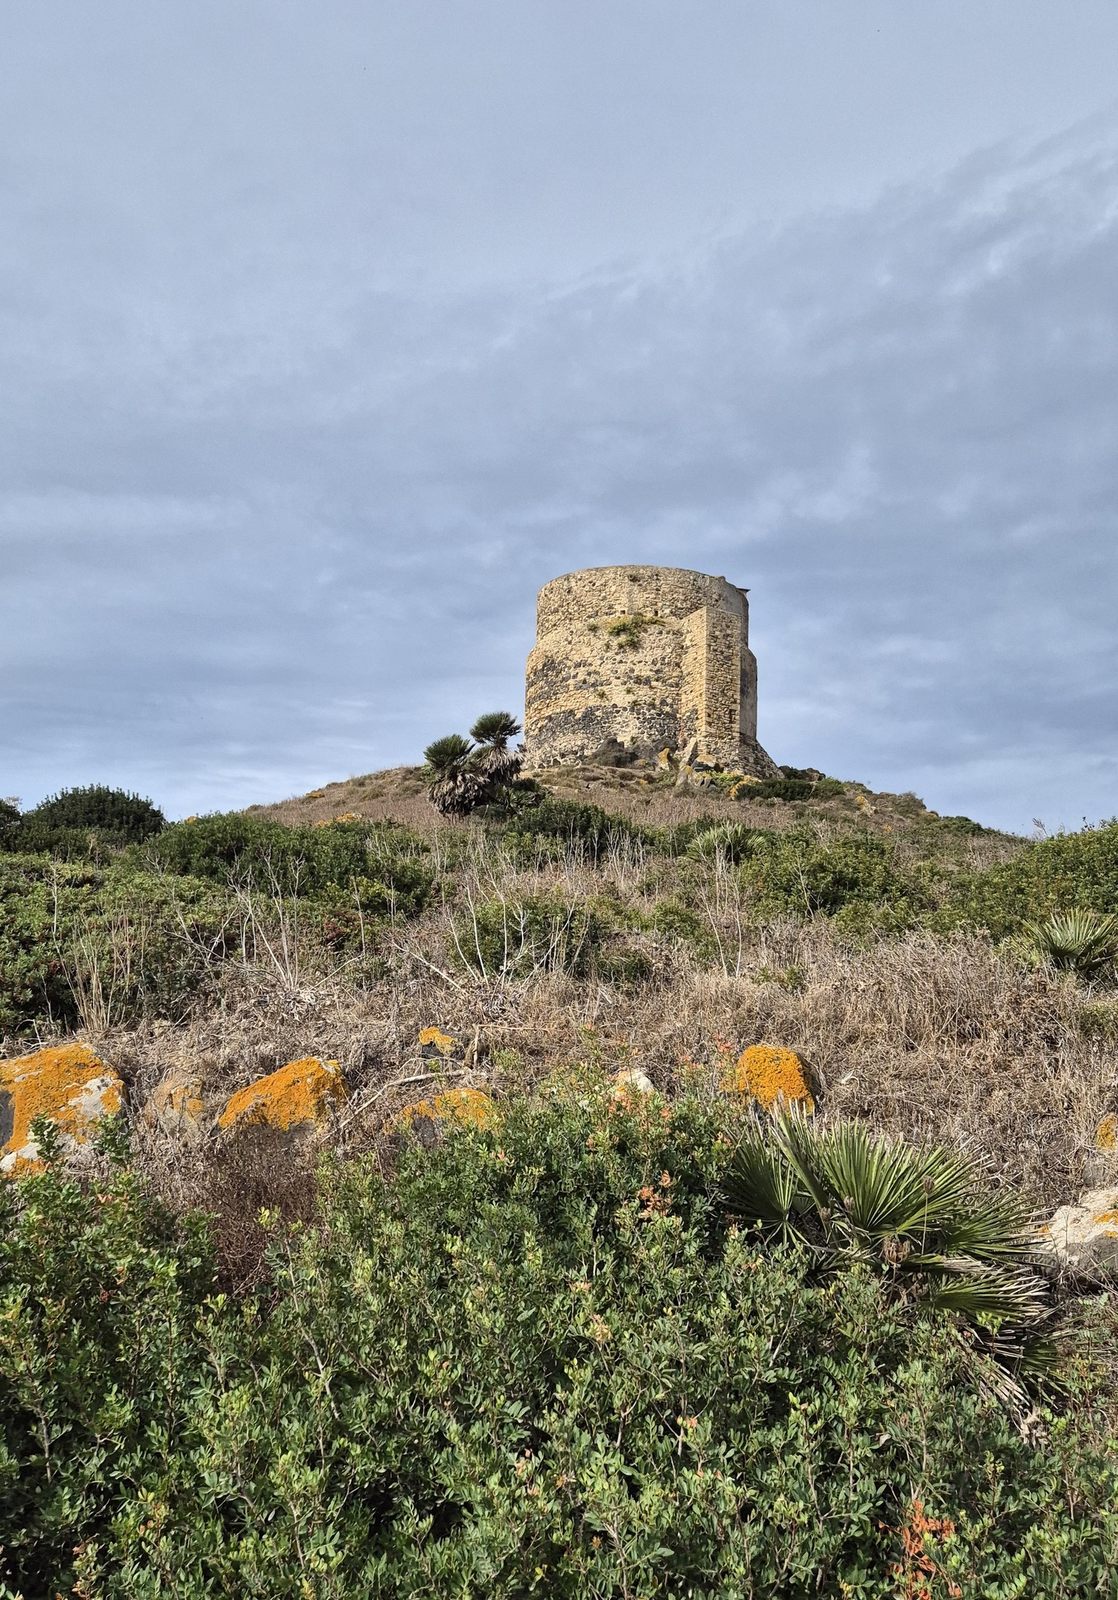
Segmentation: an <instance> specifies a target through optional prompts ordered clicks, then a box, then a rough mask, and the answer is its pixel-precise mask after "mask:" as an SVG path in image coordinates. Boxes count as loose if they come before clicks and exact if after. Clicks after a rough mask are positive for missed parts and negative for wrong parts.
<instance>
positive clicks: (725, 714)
mask: <svg viewBox="0 0 1118 1600" xmlns="http://www.w3.org/2000/svg"><path fill="white" fill-rule="evenodd" d="M524 733H525V746H526V757H527V762H528V765H529V766H532V767H547V766H555V765H559V764H562V763H565V762H578V761H587V760H591V759H593V758H594V756H595V755H597V754H599V753H600V752H601V751H602V748H603V746H607V747H610V748H616V746H617V745H623V746H625V747H626V748H627V749H628V750H629V751H631V752H633V753H634V754H635V755H641V756H654V755H656V754H658V753H659V751H661V750H663V749H665V748H668V749H671V750H673V751H677V752H680V753H682V752H684V751H687V750H688V748H689V747H690V755H691V756H692V757H693V758H696V759H699V760H704V761H708V762H710V763H711V764H712V765H716V766H721V767H730V768H734V769H738V770H741V771H743V772H748V773H752V774H755V775H756V776H757V777H771V776H773V775H774V774H776V772H777V768H776V766H775V765H774V763H773V762H772V760H771V759H770V757H769V756H767V755H766V754H765V752H764V750H762V749H761V747H760V745H759V744H758V743H757V662H756V660H755V658H754V655H753V652H752V651H751V650H750V648H749V602H748V600H747V599H746V591H745V590H744V589H739V588H737V587H735V585H734V584H732V583H730V582H728V581H727V579H725V578H713V577H709V576H708V575H707V574H706V573H704V572H689V571H688V570H687V569H686V568H684V567H587V568H585V569H584V570H583V571H581V572H570V573H567V575H566V576H565V577H562V578H554V579H552V581H551V582H550V583H547V584H545V585H544V587H543V588H542V589H541V590H540V593H539V599H538V601H537V604H536V643H535V648H534V649H533V650H532V653H531V655H530V656H529V657H528V685H527V695H526V710H525V717H524Z"/></svg>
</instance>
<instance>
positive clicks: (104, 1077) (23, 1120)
mask: <svg viewBox="0 0 1118 1600" xmlns="http://www.w3.org/2000/svg"><path fill="white" fill-rule="evenodd" d="M123 1104H124V1084H123V1082H122V1081H121V1079H120V1077H119V1076H118V1075H117V1074H116V1073H115V1072H114V1071H113V1069H112V1067H109V1066H106V1064H105V1063H104V1062H103V1061H102V1060H101V1059H100V1058H99V1057H98V1056H96V1055H95V1054H94V1053H93V1051H92V1050H91V1049H90V1048H89V1046H88V1045H84V1044H62V1045H54V1046H52V1047H50V1048H49V1049H46V1050H36V1051H34V1052H33V1053H32V1054H31V1055H27V1056H16V1057H15V1058H14V1059H12V1060H9V1061H0V1173H5V1174H9V1173H18V1172H19V1171H21V1170H22V1169H25V1168H34V1166H35V1165H36V1164H37V1162H38V1158H39V1146H38V1143H37V1141H36V1140H35V1139H34V1138H33V1137H32V1134H31V1124H32V1123H33V1122H34V1121H36V1120H37V1119H38V1118H39V1117H43V1118H46V1119H48V1120H49V1121H50V1122H53V1123H54V1125H55V1127H56V1128H57V1129H58V1131H59V1133H60V1134H61V1135H62V1137H63V1141H64V1145H65V1146H66V1147H68V1148H69V1149H71V1150H77V1149H80V1148H81V1147H82V1146H83V1145H87V1144H88V1143H89V1141H90V1139H91V1137H92V1136H93V1133H94V1131H95V1129H96V1127H97V1124H98V1123H99V1122H101V1121H103V1120H104V1118H105V1117H112V1116H116V1114H117V1112H119V1111H120V1109H121V1107H122V1106H123Z"/></svg>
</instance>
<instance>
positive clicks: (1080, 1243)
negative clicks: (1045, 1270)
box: [1041, 1187, 1118, 1278]
mask: <svg viewBox="0 0 1118 1600" xmlns="http://www.w3.org/2000/svg"><path fill="white" fill-rule="evenodd" d="M1041 1238H1042V1241H1043V1243H1044V1245H1045V1247H1046V1248H1047V1249H1048V1250H1049V1251H1050V1252H1051V1253H1052V1254H1053V1255H1054V1256H1055V1257H1056V1260H1057V1261H1058V1263H1059V1264H1060V1266H1062V1267H1063V1268H1065V1269H1066V1270H1067V1271H1069V1272H1071V1273H1074V1274H1075V1275H1076V1276H1077V1277H1088V1278H1102V1277H1114V1276H1115V1275H1118V1187H1114V1188H1108V1189H1088V1190H1087V1191H1086V1192H1085V1193H1084V1194H1082V1195H1080V1197H1079V1199H1078V1201H1077V1202H1076V1204H1075V1205H1070V1206H1061V1207H1060V1209H1059V1210H1058V1211H1057V1212H1056V1213H1055V1215H1054V1216H1053V1217H1052V1220H1051V1221H1050V1222H1049V1223H1048V1225H1047V1226H1046V1227H1045V1228H1043V1229H1042V1230H1041Z"/></svg>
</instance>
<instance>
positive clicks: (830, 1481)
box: [0, 1076, 1118, 1600]
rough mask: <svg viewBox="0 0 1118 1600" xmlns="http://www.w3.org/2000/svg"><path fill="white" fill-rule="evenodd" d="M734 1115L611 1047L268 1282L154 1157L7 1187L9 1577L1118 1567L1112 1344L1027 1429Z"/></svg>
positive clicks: (899, 1586) (969, 1576)
mask: <svg viewBox="0 0 1118 1600" xmlns="http://www.w3.org/2000/svg"><path fill="white" fill-rule="evenodd" d="M735 1118H739V1119H740V1113H733V1112H732V1111H728V1110H727V1108H726V1106H725V1103H724V1102H717V1101H713V1100H711V1099H710V1098H708V1097H706V1096H703V1095H701V1094H700V1095H694V1094H692V1095H686V1094H685V1095H684V1096H683V1097H682V1098H680V1099H679V1100H677V1101H676V1103H675V1104H674V1106H673V1107H672V1108H671V1109H670V1110H669V1108H668V1107H667V1106H666V1105H665V1104H664V1102H662V1101H659V1100H652V1101H644V1100H642V1101H640V1102H639V1103H638V1104H636V1105H633V1104H629V1105H626V1104H624V1103H618V1102H617V1101H616V1100H613V1099H611V1098H610V1097H609V1095H608V1093H606V1092H604V1090H603V1089H602V1088H601V1087H598V1086H596V1084H595V1082H594V1081H593V1079H592V1078H587V1077H585V1076H584V1077H581V1078H579V1079H577V1080H575V1081H569V1082H563V1083H555V1084H553V1085H552V1087H551V1089H550V1092H549V1093H547V1094H546V1095H545V1096H544V1098H543V1099H542V1100H541V1099H538V1098H537V1099H535V1100H525V1099H523V1098H517V1097H513V1098H511V1099H510V1100H508V1101H507V1102H506V1103H505V1105H504V1107H503V1115H502V1118H501V1121H500V1123H499V1124H498V1125H497V1126H496V1127H493V1128H490V1129H489V1130H469V1129H459V1130H457V1131H456V1132H452V1133H450V1134H448V1135H447V1136H446V1137H445V1138H444V1139H442V1140H441V1141H439V1142H438V1143H436V1144H435V1145H434V1146H433V1147H423V1146H420V1145H419V1144H418V1143H417V1142H415V1141H414V1140H412V1139H410V1138H408V1137H406V1136H404V1137H402V1138H398V1139H397V1148H396V1149H395V1152H394V1155H393V1158H392V1161H391V1164H390V1166H385V1165H384V1160H383V1158H382V1161H381V1163H380V1164H379V1165H378V1163H377V1162H374V1161H373V1160H371V1159H370V1158H368V1157H366V1158H365V1159H362V1160H358V1161H350V1162H348V1163H345V1164H338V1163H336V1162H335V1163H334V1164H332V1165H330V1166H328V1167H327V1169H326V1170H325V1171H324V1172H323V1174H322V1180H321V1182H320V1185H319V1191H318V1192H319V1202H318V1210H317V1214H316V1215H315V1216H314V1217H313V1218H311V1219H309V1220H308V1223H307V1225H305V1226H303V1227H302V1228H296V1229H295V1230H294V1231H292V1230H290V1229H285V1228H283V1227H281V1226H280V1225H279V1224H278V1223H277V1222H276V1221H275V1220H274V1219H273V1221H272V1223H271V1225H270V1226H271V1243H270V1245H269V1246H268V1251H267V1255H266V1260H265V1275H264V1277H263V1278H262V1279H260V1280H258V1281H257V1284H256V1286H255V1288H252V1289H249V1290H248V1291H246V1292H243V1293H241V1294H239V1295H238V1294H230V1293H229V1292H227V1291H226V1290H225V1289H224V1288H223V1286H222V1284H221V1282H220V1279H219V1278H218V1276H217V1271H216V1266H215V1261H214V1258H213V1254H212V1250H211V1246H210V1244H209V1240H208V1235H207V1229H206V1226H205V1223H204V1221H203V1220H202V1219H200V1218H196V1217H192V1216H190V1215H186V1216H182V1215H174V1214H172V1213H171V1212H170V1211H168V1210H167V1209H166V1207H164V1206H162V1205H161V1204H160V1203H158V1202H157V1201H156V1200H154V1199H153V1198H152V1197H151V1196H150V1195H149V1194H148V1193H147V1192H146V1190H145V1188H144V1186H143V1185H142V1184H141V1183H140V1182H139V1181H138V1180H137V1178H136V1177H135V1176H133V1175H131V1174H130V1173H129V1172H128V1170H127V1169H126V1168H124V1167H121V1166H119V1165H118V1166H116V1167H115V1168H112V1169H110V1170H108V1171H107V1172H104V1173H102V1174H101V1175H100V1176H99V1177H98V1178H97V1179H96V1181H94V1182H93V1183H91V1184H90V1185H88V1186H83V1185H81V1184H80V1183H78V1182H77V1181H76V1180H75V1179H73V1178H70V1177H67V1176H66V1175H65V1173H64V1172H63V1171H62V1170H60V1169H58V1168H52V1169H48V1170H47V1171H46V1172H45V1173H44V1174H43V1175H42V1176H38V1177H32V1178H30V1179H27V1180H25V1181H24V1182H23V1184H22V1185H21V1186H20V1192H19V1196H18V1199H17V1198H16V1196H15V1195H14V1194H13V1193H12V1192H11V1191H10V1190H9V1191H7V1192H6V1191H4V1190H2V1189H0V1206H2V1207H3V1209H4V1215H3V1217H2V1218H0V1223H2V1225H0V1550H2V1554H0V1581H2V1582H4V1583H5V1584H6V1588H5V1591H4V1592H5V1593H8V1594H14V1595H25V1596H32V1595H40V1594H45V1593H48V1592H49V1593H55V1592H73V1593H80V1594H84V1595H87V1596H90V1597H104V1600H109V1597H118V1596H119V1597H122V1600H123V1597H127V1600H143V1597H145V1596H150V1597H155V1596H170V1595H177V1596H182V1597H183V1600H185V1597H187V1596H189V1597H191V1600H194V1597H204V1596H207V1595H215V1596H216V1595H228V1594H238V1595H259V1596H262V1597H263V1596H266V1597H268V1600H283V1597H285V1596H291V1597H292V1600H302V1597H304V1596H307V1595H314V1596H317V1597H320V1600H329V1597H337V1600H343V1597H346V1600H348V1597H350V1596H353V1595H358V1594H370V1595H372V1594H376V1595H384V1596H399V1597H401V1600H403V1597H409V1600H410V1597H411V1596H414V1595H417V1594H424V1593H426V1594H440V1595H444V1594H456V1595H463V1596H478V1597H481V1596H483V1595H484V1596H486V1597H487V1600H501V1597H507V1600H513V1597H520V1596H524V1595H528V1594H537V1593H538V1594H547V1595H564V1596H568V1597H570V1600H582V1597H586V1600H590V1597H591V1596H604V1595H623V1594H629V1595H634V1596H635V1595H654V1594H671V1595H681V1596H687V1595H691V1596H695V1597H698V1596H707V1595H713V1594H717V1595H727V1596H730V1595H738V1596H742V1597H748V1596H755V1597H758V1600H760V1597H762V1596H763V1597H765V1600H780V1597H789V1600H791V1597H801V1596H807V1595H809V1594H833V1595H839V1594H847V1595H859V1596H867V1597H868V1596H881V1597H882V1600H884V1597H886V1596H896V1595H911V1596H915V1595H918V1594H944V1595H949V1594H954V1593H961V1594H968V1595H970V1594H973V1595H991V1596H993V1595H996V1594H1005V1595H1011V1594H1028V1595H1030V1596H1037V1597H1042V1596H1052V1597H1056V1596H1059V1597H1061V1600H1062V1597H1064V1596H1066V1595H1070V1594H1076V1595H1083V1596H1089V1595H1103V1594H1106V1593H1107V1592H1109V1591H1108V1587H1107V1585H1108V1584H1109V1576H1108V1574H1109V1573H1110V1572H1112V1570H1113V1565H1114V1562H1115V1560H1116V1559H1118V1516H1116V1513H1115V1509H1114V1508H1115V1505H1116V1504H1118V1464H1116V1460H1115V1456H1114V1450H1113V1445H1112V1444H1111V1443H1108V1440H1107V1436H1106V1417H1105V1414H1104V1411H1103V1409H1102V1406H1101V1397H1100V1395H1099V1394H1098V1393H1097V1392H1096V1390H1095V1389H1094V1388H1093V1387H1092V1383H1093V1381H1094V1380H1092V1379H1091V1377H1090V1373H1089V1365H1088V1364H1087V1363H1086V1362H1085V1361H1084V1360H1082V1359H1078V1360H1075V1359H1069V1360H1068V1361H1067V1363H1066V1366H1065V1372H1064V1377H1065V1381H1066V1383H1067V1384H1068V1386H1069V1388H1070V1395H1069V1399H1068V1401H1066V1402H1064V1403H1062V1404H1061V1406H1060V1407H1058V1408H1057V1410H1056V1411H1052V1410H1051V1409H1049V1408H1048V1406H1047V1405H1046V1404H1045V1403H1044V1402H1043V1400H1042V1401H1041V1403H1040V1408H1039V1410H1037V1411H1035V1412H1034V1413H1033V1414H1032V1416H1031V1419H1030V1422H1029V1425H1028V1427H1027V1428H1025V1429H1024V1430H1022V1429H1021V1428H1020V1427H1019V1426H1018V1424H1017V1422H1016V1421H1015V1420H1014V1417H1013V1415H1012V1413H1011V1412H1009V1411H1007V1410H1006V1408H1005V1406H1004V1405H1002V1404H1001V1403H999V1401H998V1400H997V1398H996V1397H995V1395H994V1394H993V1393H992V1387H993V1386H992V1385H991V1384H990V1383H989V1382H987V1381H985V1380H986V1379H987V1378H989V1377H990V1376H992V1369H991V1368H990V1367H989V1364H988V1363H989V1358H988V1357H986V1356H985V1355H983V1354H982V1352H981V1350H978V1351H976V1350H975V1349H974V1348H972V1347H970V1346H969V1345H968V1344H967V1343H966V1341H965V1340H960V1338H959V1336H958V1328H957V1325H956V1319H955V1317H954V1316H953V1314H952V1312H951V1311H950V1309H949V1308H945V1307H944V1306H943V1305H942V1304H936V1303H934V1301H933V1300H928V1299H921V1298H920V1297H919V1296H915V1297H914V1296H912V1295H903V1294H901V1295H898V1294H897V1293H895V1292H892V1291H891V1290H890V1287H889V1273H888V1272H884V1273H883V1271H882V1270H881V1266H880V1265H878V1266H874V1265H871V1264H869V1262H868V1261H867V1262H865V1263H862V1264H859V1262H858V1261H857V1259H853V1258H851V1259H848V1260H846V1261H845V1262H844V1264H843V1265H842V1266H841V1267H840V1268H838V1269H836V1268H835V1267H834V1266H833V1265H832V1266H831V1267H829V1268H826V1269H825V1270H820V1267H819V1264H818V1261H817V1258H816V1256H815V1255H814V1253H813V1252H812V1250H811V1249H810V1247H805V1246H804V1245H801V1244H799V1243H797V1242H796V1241H795V1240H790V1241H788V1242H782V1240H781V1238H780V1237H779V1236H778V1235H777V1234H774V1233H773V1232H772V1231H771V1230H769V1229H765V1228H762V1229H760V1230H758V1229H755V1228H753V1227H752V1226H750V1225H749V1222H748V1216H747V1215H745V1214H742V1215H741V1216H740V1218H739V1221H738V1222H732V1221H731V1220H730V1219H729V1218H728V1216H727V1214H726V1211H725V1209H724V1204H723V1200H722V1197H721V1194H722V1187H723V1180H724V1178H725V1175H726V1173H727V1171H728V1163H729V1162H731V1160H732V1157H733V1151H734V1149H735V1146H736V1143H737V1140H738V1138H739V1136H740V1134H741V1132H742V1131H743V1128H742V1126H741V1124H740V1120H735ZM748 1209H749V1208H748V1206H747V1207H746V1212H748ZM738 1210H739V1213H740V1212H741V1204H740V1200H739V1206H738Z"/></svg>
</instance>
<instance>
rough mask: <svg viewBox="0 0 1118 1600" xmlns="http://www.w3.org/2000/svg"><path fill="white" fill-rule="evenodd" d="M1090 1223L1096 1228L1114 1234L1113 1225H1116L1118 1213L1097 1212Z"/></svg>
mask: <svg viewBox="0 0 1118 1600" xmlns="http://www.w3.org/2000/svg"><path fill="white" fill-rule="evenodd" d="M1091 1221H1092V1222H1094V1223H1095V1224H1096V1226H1097V1227H1100V1228H1106V1229H1107V1231H1108V1232H1114V1231H1115V1228H1114V1224H1115V1223H1118V1211H1097V1212H1096V1213H1095V1215H1094V1216H1093V1217H1092V1218H1091Z"/></svg>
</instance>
